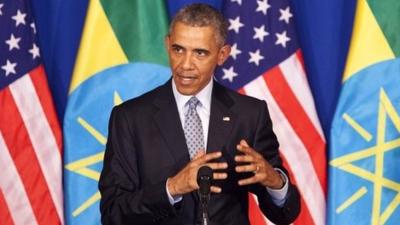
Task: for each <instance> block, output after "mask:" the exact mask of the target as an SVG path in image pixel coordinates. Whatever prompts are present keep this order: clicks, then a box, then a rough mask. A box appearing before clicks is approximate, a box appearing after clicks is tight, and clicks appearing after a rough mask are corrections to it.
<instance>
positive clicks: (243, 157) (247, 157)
mask: <svg viewBox="0 0 400 225" xmlns="http://www.w3.org/2000/svg"><path fill="white" fill-rule="evenodd" d="M235 161H236V162H254V161H255V159H254V157H253V156H252V155H237V156H235Z"/></svg>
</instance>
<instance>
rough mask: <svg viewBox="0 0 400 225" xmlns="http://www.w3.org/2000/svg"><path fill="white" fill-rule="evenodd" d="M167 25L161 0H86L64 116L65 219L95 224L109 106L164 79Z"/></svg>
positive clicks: (157, 84) (168, 73)
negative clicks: (81, 30)
mask: <svg viewBox="0 0 400 225" xmlns="http://www.w3.org/2000/svg"><path fill="white" fill-rule="evenodd" d="M167 29H168V18H167V12H166V9H165V5H164V1H147V0H138V1H132V0H91V1H90V3H89V8H88V12H87V16H86V21H85V27H84V31H83V35H82V38H81V43H80V48H79V52H78V56H77V60H76V63H75V68H74V73H73V77H72V81H71V85H70V94H69V98H68V104H67V109H66V113H65V118H64V141H65V142H64V143H65V155H64V195H65V196H64V197H65V217H66V223H67V224H74V225H75V224H85V225H90V224H100V210H99V200H100V198H101V196H100V193H99V191H98V187H97V183H98V180H99V177H100V172H101V169H102V165H103V156H104V149H105V144H106V140H107V126H108V119H109V116H110V113H111V109H112V107H113V106H115V105H117V104H120V103H122V102H123V101H124V100H127V99H130V98H133V97H136V96H139V95H141V94H143V93H145V92H147V91H149V90H151V89H153V88H155V87H157V86H159V85H161V84H163V83H164V82H165V81H166V80H168V79H169V77H170V70H169V68H168V67H167V65H168V61H167V55H166V51H165V49H164V37H165V35H166V34H167Z"/></svg>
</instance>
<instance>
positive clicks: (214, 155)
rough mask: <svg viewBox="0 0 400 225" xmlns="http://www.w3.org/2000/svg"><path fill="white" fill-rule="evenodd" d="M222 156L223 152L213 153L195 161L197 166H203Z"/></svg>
mask: <svg viewBox="0 0 400 225" xmlns="http://www.w3.org/2000/svg"><path fill="white" fill-rule="evenodd" d="M221 156H222V153H221V152H212V153H208V154H205V155H202V156H201V157H199V158H197V159H195V160H193V161H195V163H196V164H198V165H201V164H205V163H207V162H209V161H211V160H213V159H218V158H219V157H221Z"/></svg>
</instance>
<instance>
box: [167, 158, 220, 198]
mask: <svg viewBox="0 0 400 225" xmlns="http://www.w3.org/2000/svg"><path fill="white" fill-rule="evenodd" d="M221 156H222V153H221V152H213V153H209V154H205V153H204V151H203V150H202V151H199V153H197V155H196V156H195V157H194V158H193V160H192V161H190V162H189V163H188V164H187V165H186V166H185V167H184V168H183V169H182V170H181V171H179V172H178V174H176V175H175V176H174V177H172V178H170V179H169V180H168V183H167V188H168V191H169V193H170V194H171V195H172V196H173V197H175V196H177V195H183V194H186V193H189V192H192V191H194V190H197V189H199V186H198V184H197V171H198V170H199V168H200V167H202V166H204V165H206V166H209V167H210V168H211V169H212V170H220V169H226V168H227V167H228V164H227V163H226V162H210V161H211V160H214V159H218V158H220V157H221ZM227 177H228V174H227V173H217V172H214V173H213V179H215V180H223V179H226V178H227ZM211 192H214V193H220V192H221V188H219V187H216V186H211Z"/></svg>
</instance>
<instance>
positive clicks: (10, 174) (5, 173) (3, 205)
mask: <svg viewBox="0 0 400 225" xmlns="http://www.w3.org/2000/svg"><path fill="white" fill-rule="evenodd" d="M3 155H4V156H3ZM6 157H7V158H11V157H10V155H9V154H8V150H7V146H6V145H5V143H4V139H3V136H2V134H1V132H0V171H2V172H1V174H2V179H0V218H1V223H2V224H4V225H13V224H14V222H13V219H12V218H11V213H10V208H9V207H8V204H7V202H6V200H5V198H4V195H3V193H4V191H3V190H6V189H8V188H10V187H11V188H13V189H14V190H13V192H12V193H11V194H14V195H16V196H17V197H13V198H16V199H18V200H19V201H18V202H10V205H11V209H15V208H17V207H16V206H18V205H17V203H19V202H22V204H19V205H21V206H22V207H20V208H19V210H20V211H21V212H24V213H22V214H21V215H22V216H21V217H18V218H16V220H18V221H19V224H22V222H25V221H29V220H31V221H33V222H34V221H35V217H34V216H33V212H32V210H31V208H30V206H29V201H28V199H27V197H26V193H25V191H22V192H21V187H22V190H23V186H22V184H21V182H20V181H19V185H18V186H17V187H15V185H9V183H10V180H11V182H15V181H16V179H19V177H18V174H17V173H16V172H15V171H16V170H15V167H14V165H9V164H8V162H7V161H6ZM21 195H22V196H21Z"/></svg>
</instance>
